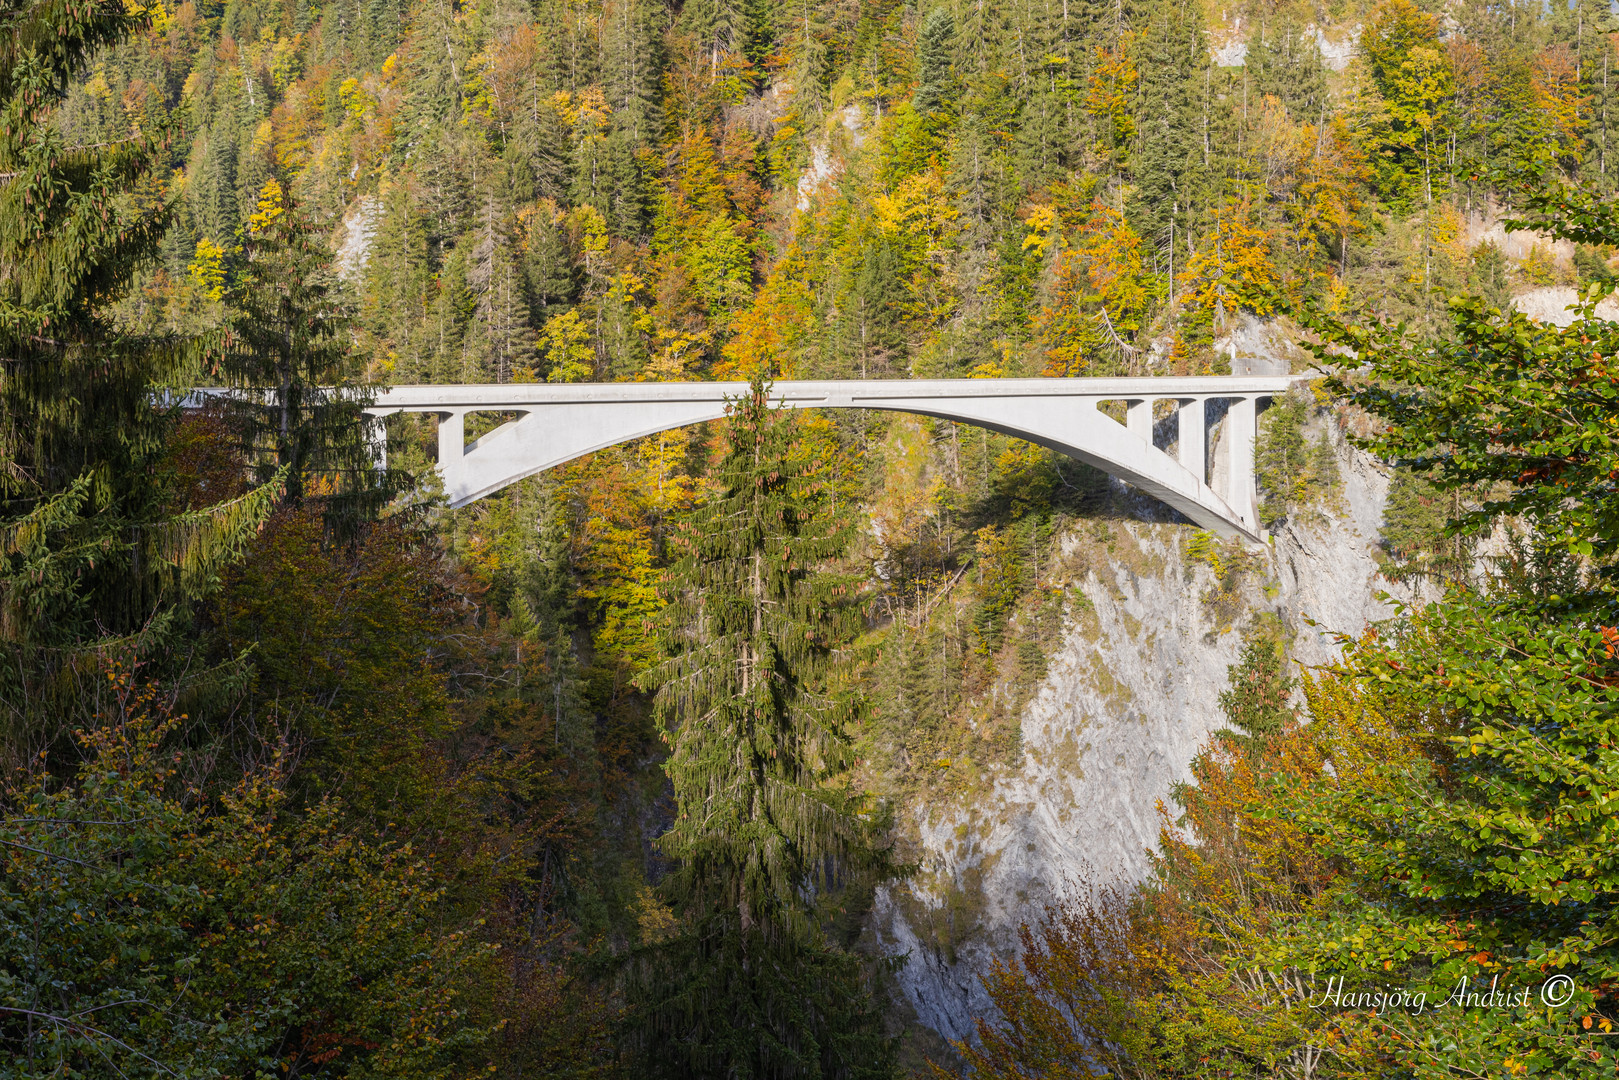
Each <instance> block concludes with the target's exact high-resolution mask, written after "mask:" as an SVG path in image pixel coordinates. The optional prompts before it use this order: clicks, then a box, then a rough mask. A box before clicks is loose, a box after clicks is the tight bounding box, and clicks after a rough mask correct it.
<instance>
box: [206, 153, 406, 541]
mask: <svg viewBox="0 0 1619 1080" xmlns="http://www.w3.org/2000/svg"><path fill="white" fill-rule="evenodd" d="M236 276H237V281H236V287H235V289H234V290H233V292H234V295H233V297H232V300H233V306H234V308H235V314H234V317H233V319H232V320H231V328H230V335H229V338H228V340H227V343H226V347H225V349H224V352H223V358H222V362H221V365H220V367H221V371H222V373H223V374H224V376H225V378H226V380H227V381H228V383H229V385H230V386H231V387H232V388H233V389H234V390H236V391H237V392H236V393H234V394H232V395H231V397H230V398H229V399H228V403H227V407H228V409H229V411H230V412H231V414H232V416H233V418H234V420H235V423H236V426H237V427H238V430H240V432H241V433H242V436H243V449H244V452H245V453H246V455H247V457H248V459H249V460H250V461H252V462H253V467H254V469H255V471H256V472H257V474H258V476H259V477H260V479H261V480H263V481H269V480H270V479H271V478H272V477H279V478H280V479H281V482H282V483H283V484H284V486H285V492H286V499H287V500H288V501H290V502H293V503H297V502H300V501H301V500H302V499H303V498H304V496H305V495H306V494H319V495H321V496H322V497H324V498H325V499H326V509H327V521H328V524H329V525H331V526H332V527H334V528H336V529H338V530H339V531H343V530H346V529H347V528H348V527H350V526H352V525H353V524H354V523H356V522H357V521H358V520H359V519H361V518H363V517H365V516H367V515H368V514H370V513H372V512H374V511H375V510H376V509H377V508H378V507H379V506H380V505H381V504H382V503H384V502H386V501H387V499H388V498H390V497H391V496H392V495H393V493H394V490H395V488H394V485H393V484H392V483H391V482H389V481H388V478H387V476H386V475H385V470H382V469H381V468H380V467H379V465H380V463H379V461H378V460H377V459H378V456H379V455H378V453H377V451H378V447H377V446H376V445H375V443H374V441H373V439H374V438H375V437H376V436H378V435H379V434H380V432H379V431H378V429H377V427H376V426H375V421H372V420H369V419H368V418H366V416H365V415H364V409H365V407H366V406H367V405H368V404H370V401H371V395H370V394H369V392H368V391H366V390H365V389H364V388H363V387H361V386H360V385H359V384H358V381H357V375H358V374H359V373H358V372H357V371H356V370H355V362H354V360H353V359H352V358H351V356H350V354H349V322H348V313H347V310H346V308H345V307H344V305H343V304H342V303H341V302H340V300H339V298H338V295H337V292H336V288H337V280H336V277H335V276H334V275H333V273H332V268H331V252H330V251H329V250H328V249H327V247H326V245H325V242H324V238H323V237H322V236H321V234H320V232H319V230H317V229H316V227H315V225H314V224H313V223H312V222H311V221H310V220H309V219H308V217H307V216H306V215H305V214H304V213H303V211H302V209H301V208H300V207H299V206H298V205H297V204H296V203H295V202H294V201H293V200H292V199H291V198H290V197H289V196H288V195H287V194H286V193H285V192H284V191H283V190H282V188H281V185H280V184H279V183H278V182H276V181H274V180H270V181H268V182H266V183H265V185H264V188H263V190H262V191H261V193H260V197H259V203H258V209H257V211H256V212H255V213H254V214H253V216H252V217H251V218H250V219H249V220H248V225H247V231H246V234H245V236H244V239H243V245H242V252H241V255H240V259H239V263H238V268H237V275H236Z"/></svg>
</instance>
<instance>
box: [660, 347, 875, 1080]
mask: <svg viewBox="0 0 1619 1080" xmlns="http://www.w3.org/2000/svg"><path fill="white" fill-rule="evenodd" d="M729 435H730V448H729V451H728V452H727V453H726V455H725V457H724V460H723V461H722V462H721V463H720V465H719V467H718V469H717V473H716V476H717V480H718V491H717V493H716V495H715V496H714V498H713V499H712V500H711V501H710V502H709V503H708V504H707V505H706V506H704V507H702V508H701V509H700V510H699V511H697V512H696V513H695V514H694V515H693V516H692V517H691V518H690V519H689V520H688V521H686V522H685V523H683V525H682V527H681V528H680V530H679V532H678V533H677V535H676V538H675V543H676V545H677V548H678V550H679V551H680V552H681V555H680V558H679V559H678V560H677V561H676V563H675V564H674V566H673V567H671V569H670V571H669V575H668V579H667V580H668V587H669V592H670V594H671V596H670V600H671V602H670V605H669V607H668V608H667V609H666V615H665V620H664V624H663V629H662V647H663V651H664V654H665V657H666V659H665V660H663V661H662V662H661V664H659V665H658V666H656V667H655V668H654V669H653V670H652V671H651V672H650V673H649V675H648V676H647V677H646V678H645V679H644V683H645V685H646V687H647V688H650V689H656V691H657V696H656V699H655V712H656V717H657V720H658V723H659V725H660V729H661V730H662V732H663V733H664V735H665V738H666V739H667V740H668V741H669V742H670V744H671V747H672V749H671V753H670V757H669V761H668V763H667V764H666V766H665V768H666V770H667V772H668V775H669V779H670V781H671V783H672V785H673V787H674V794H675V798H676V801H677V804H678V807H679V812H678V816H677V818H676V821H675V823H674V825H673V826H672V827H671V828H670V830H669V831H668V832H667V833H666V834H664V836H663V837H662V839H661V840H660V846H661V847H662V849H663V850H664V852H665V853H666V854H668V855H669V856H670V857H671V858H674V859H676V860H678V863H679V866H678V869H677V870H676V871H675V873H674V874H673V875H672V878H671V881H670V883H669V890H670V892H671V894H672V897H673V899H674V900H675V902H676V908H677V910H678V912H679V913H680V915H681V923H680V927H679V929H678V930H677V931H676V933H675V934H674V936H673V937H672V938H671V939H669V940H667V941H664V942H662V943H660V944H658V945H657V946H655V947H653V948H652V949H650V950H649V951H647V952H646V953H644V954H643V956H642V958H641V962H642V967H641V969H640V976H641V977H640V978H639V979H638V980H636V981H635V983H634V984H633V985H634V988H635V993H634V995H633V996H634V1006H635V1007H634V1010H633V1014H632V1017H633V1021H634V1024H635V1028H636V1034H637V1035H638V1037H639V1039H640V1042H641V1045H642V1048H643V1049H644V1050H645V1051H646V1061H647V1063H648V1065H649V1067H650V1068H651V1069H652V1070H653V1072H654V1073H655V1074H656V1075H660V1076H682V1077H685V1076H733V1077H787V1076H803V1077H879V1076H891V1075H893V1074H894V1070H893V1064H892V1060H893V1055H892V1050H891V1047H890V1044H889V1040H888V1039H886V1038H885V1037H884V1035H883V1034H882V1030H881V1024H880V1016H879V1014H878V1012H877V1010H876V1009H875V1007H874V1005H873V1004H872V1001H871V997H870V991H869V988H868V986H867V979H866V972H865V965H864V964H863V963H862V962H861V961H860V960H859V959H858V958H857V957H855V956H852V955H851V954H849V953H847V952H845V951H844V950H842V949H841V948H839V947H838V945H837V943H836V942H833V941H831V940H829V939H828V937H827V935H826V934H825V933H824V932H823V929H822V928H821V926H820V925H819V922H818V920H817V919H816V918H815V911H814V906H813V900H812V898H813V897H815V896H817V895H820V894H823V893H826V892H828V891H830V890H833V889H835V888H837V887H838V886H839V885H840V884H842V883H844V882H845V881H846V880H847V877H848V875H850V874H851V873H856V872H861V871H865V872H875V873H879V874H881V873H886V872H887V871H888V870H889V869H890V867H889V864H888V859H887V855H886V852H885V851H884V850H882V849H881V848H880V847H879V846H878V845H877V837H876V834H875V830H874V826H873V824H872V822H871V819H870V815H869V814H865V813H862V812H861V811H862V806H863V800H862V799H861V797H860V795H859V794H858V793H857V792H855V791H853V790H852V789H851V788H850V787H849V786H848V783H847V779H846V776H845V773H846V771H847V769H848V768H849V766H850V764H851V761H852V755H853V748H852V745H851V742H850V725H851V723H852V722H853V721H854V719H855V718H856V716H857V713H858V710H859V708H860V702H859V700H858V699H857V698H856V697H854V696H852V695H851V694H848V693H840V692H839V691H838V689H837V687H836V685H835V683H834V682H833V680H832V678H831V676H832V674H833V673H832V671H831V668H832V660H833V653H834V649H835V647H836V646H837V645H838V643H839V642H840V641H843V640H846V638H847V635H848V634H849V632H850V630H851V629H852V623H851V620H853V619H854V618H855V617H856V614H857V613H856V611H855V610H854V609H853V607H852V606H851V603H850V601H851V600H852V599H853V591H852V586H851V584H850V582H848V581H847V580H845V579H843V578H841V577H839V576H836V575H833V574H830V573H826V572H824V571H821V572H817V571H816V569H815V568H816V567H817V566H824V565H825V564H826V563H827V562H829V561H832V560H835V559H837V558H838V557H839V556H840V555H841V554H842V553H843V551H844V550H845V548H846V546H847V544H848V542H849V537H850V533H851V529H850V527H849V526H848V525H847V524H846V523H844V522H839V521H835V520H834V519H833V517H832V514H831V513H830V511H829V502H830V498H831V495H832V491H831V489H830V487H829V482H828V480H827V479H826V476H825V472H824V468H823V463H822V462H820V461H817V460H811V459H810V451H809V448H808V447H807V445H806V443H805V441H804V440H803V439H802V438H801V436H800V430H799V425H798V424H797V422H796V419H795V418H794V417H793V416H792V415H791V414H789V413H785V412H784V411H781V410H774V409H771V408H770V406H769V402H768V391H767V388H766V387H765V385H764V384H763V383H762V382H761V381H760V380H759V379H758V378H755V380H754V382H753V384H752V386H751V388H750V391H749V394H748V396H747V397H746V398H744V399H742V400H740V401H737V402H736V403H734V405H733V406H732V408H731V410H730V423H729Z"/></svg>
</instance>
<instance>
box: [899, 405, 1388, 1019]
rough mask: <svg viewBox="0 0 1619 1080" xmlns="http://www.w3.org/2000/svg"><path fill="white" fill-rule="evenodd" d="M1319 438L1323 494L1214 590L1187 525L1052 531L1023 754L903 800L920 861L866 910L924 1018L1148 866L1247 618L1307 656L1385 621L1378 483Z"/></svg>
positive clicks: (1214, 722)
mask: <svg viewBox="0 0 1619 1080" xmlns="http://www.w3.org/2000/svg"><path fill="white" fill-rule="evenodd" d="M1336 449H1337V452H1338V458H1339V462H1340V467H1341V474H1342V477H1343V481H1342V484H1341V487H1340V490H1339V493H1338V498H1337V499H1336V500H1335V503H1334V504H1333V505H1329V506H1327V507H1324V508H1323V509H1322V510H1321V512H1320V514H1319V516H1318V517H1317V518H1316V519H1315V520H1312V521H1310V522H1308V523H1307V524H1302V525H1301V524H1290V525H1288V526H1286V527H1285V528H1284V529H1283V530H1282V531H1281V532H1280V534H1279V535H1277V536H1276V538H1275V541H1274V544H1273V546H1272V549H1271V550H1270V551H1269V552H1268V553H1265V554H1263V555H1259V556H1257V558H1256V561H1255V564H1254V565H1253V567H1252V568H1251V570H1250V571H1249V572H1247V573H1244V574H1241V575H1240V576H1241V578H1242V580H1241V581H1240V582H1236V583H1233V582H1231V581H1230V580H1229V578H1230V574H1231V568H1230V567H1228V566H1222V567H1220V569H1221V570H1222V571H1224V573H1225V574H1226V576H1227V580H1226V581H1225V582H1224V583H1222V580H1221V574H1220V573H1217V572H1216V568H1215V567H1214V566H1211V565H1210V563H1209V561H1208V560H1207V559H1206V558H1205V559H1199V558H1197V557H1196V545H1195V544H1193V543H1191V541H1193V539H1194V537H1195V535H1196V534H1195V532H1194V530H1192V529H1191V528H1190V527H1188V526H1182V525H1170V524H1162V523H1156V522H1151V521H1145V520H1137V521H1128V522H1122V523H1114V526H1113V528H1112V529H1111V530H1110V531H1111V535H1112V537H1113V543H1112V545H1111V547H1112V550H1111V551H1109V550H1108V545H1104V544H1100V543H1098V541H1097V539H1096V530H1095V528H1094V527H1093V525H1092V524H1091V523H1082V524H1081V525H1079V526H1078V527H1076V528H1074V529H1071V530H1070V531H1069V532H1068V533H1067V535H1065V536H1064V537H1063V538H1062V556H1061V560H1060V561H1061V563H1062V564H1063V565H1064V567H1065V569H1066V572H1067V573H1069V574H1070V575H1071V578H1072V585H1071V589H1072V591H1073V593H1074V594H1075V596H1074V600H1073V601H1072V602H1071V603H1070V605H1069V607H1070V612H1071V614H1070V618H1069V621H1068V624H1067V626H1066V628H1065V631H1064V633H1063V636H1062V640H1061V644H1060V646H1059V647H1058V649H1057V651H1056V653H1055V654H1054V655H1053V656H1052V658H1051V662H1050V667H1049V669H1048V673H1047V676H1046V679H1045V681H1044V683H1043V684H1042V685H1041V687H1040V689H1039V691H1038V693H1037V694H1036V695H1035V696H1034V698H1033V699H1032V700H1031V701H1030V702H1029V704H1028V705H1027V706H1026V708H1025V709H1024V711H1023V713H1022V717H1021V735H1022V747H1023V753H1022V760H1021V762H1019V763H1018V764H1016V765H1015V766H1014V767H1009V768H1004V769H991V770H986V771H985V772H984V773H983V774H982V776H981V779H980V782H979V783H978V784H977V785H976V786H974V787H972V788H970V789H969V790H966V791H963V792H959V793H956V794H955V795H953V796H952V797H949V798H947V799H941V800H938V801H918V802H916V803H914V804H912V805H909V806H907V807H906V809H905V812H904V815H903V820H902V823H901V828H902V830H904V831H905V832H906V833H907V834H908V835H909V836H910V837H912V838H913V839H914V842H915V843H916V845H917V847H916V852H917V854H916V858H917V861H918V863H919V865H920V869H919V872H918V873H917V875H916V876H915V878H914V879H912V880H910V881H907V882H902V883H897V884H889V885H886V886H884V887H882V888H881V889H879V891H878V894H877V898H876V901H875V904H874V908H873V917H872V929H873V932H874V936H875V938H876V940H877V942H878V943H879V945H880V947H881V949H882V950H883V951H884V952H885V953H887V954H889V955H895V956H899V955H904V956H906V961H905V964H904V967H903V968H902V969H901V972H900V975H899V977H898V984H899V988H900V990H901V992H902V994H903V996H904V999H905V1002H906V1004H907V1005H908V1007H909V1008H910V1009H912V1010H914V1011H915V1014H916V1017H917V1019H918V1020H919V1021H920V1023H921V1024H923V1025H925V1026H926V1027H928V1028H930V1029H932V1030H933V1031H935V1032H937V1033H938V1034H940V1035H943V1036H945V1037H947V1038H950V1039H961V1038H967V1037H969V1036H970V1035H971V1032H972V1018H973V1017H975V1016H983V1015H986V1014H987V1013H988V1012H989V1011H990V1005H989V1001H988V998H987V996H986V995H985V994H984V992H983V989H982V987H981V986H980V984H979V981H978V974H979V973H980V972H982V971H984V970H986V969H987V967H988V965H989V963H990V960H991V958H992V957H994V956H997V955H1001V956H1005V955H1008V954H1009V953H1010V952H1011V951H1012V950H1014V949H1015V948H1016V935H1017V929H1018V926H1019V924H1020V923H1023V922H1027V921H1032V920H1035V919H1038V918H1039V917H1040V915H1041V913H1042V910H1043V908H1044V907H1045V905H1047V904H1051V903H1054V902H1057V901H1060V900H1061V899H1062V898H1063V897H1065V896H1067V895H1070V894H1071V893H1072V891H1073V890H1074V888H1075V887H1076V886H1079V885H1081V884H1082V883H1085V882H1111V881H1133V880H1137V879H1139V878H1141V877H1142V876H1143V875H1144V874H1145V873H1146V872H1147V869H1148V859H1147V852H1148V849H1149V848H1150V847H1151V846H1153V845H1154V843H1155V841H1156V838H1157V833H1158V829H1159V826H1160V818H1159V815H1158V813H1157V810H1156V807H1157V805H1158V804H1159V801H1160V800H1166V801H1167V800H1168V799H1169V797H1170V792H1171V789H1172V787H1173V786H1174V785H1175V784H1176V783H1177V782H1179V781H1182V780H1185V779H1187V778H1188V771H1187V767H1188V764H1189V762H1190V761H1191V759H1192V757H1193V756H1194V755H1195V754H1196V753H1197V751H1198V750H1199V749H1200V748H1201V747H1202V746H1203V745H1204V743H1205V742H1206V740H1207V738H1208V736H1209V734H1210V733H1211V732H1212V731H1214V730H1215V729H1217V728H1219V727H1221V726H1223V724H1224V718H1223V717H1222V716H1221V714H1220V711H1219V708H1218V706H1217V704H1216V702H1217V698H1218V695H1219V693H1220V691H1222V690H1224V689H1225V688H1226V685H1227V678H1226V669H1227V665H1229V664H1232V663H1234V662H1235V660H1236V656H1237V652H1238V649H1239V647H1240V643H1241V634H1240V633H1239V632H1238V627H1239V626H1240V625H1241V623H1242V622H1243V621H1244V620H1252V619H1254V618H1256V617H1257V618H1260V619H1263V618H1266V617H1267V616H1268V617H1274V618H1275V619H1277V620H1279V621H1280V623H1281V624H1282V626H1283V627H1284V628H1285V630H1286V631H1288V632H1291V635H1292V652H1293V655H1294V656H1295V658H1296V659H1297V660H1298V661H1299V663H1301V664H1303V665H1310V664H1319V663H1324V662H1327V661H1330V660H1331V659H1332V658H1333V657H1334V655H1335V647H1334V644H1333V640H1332V636H1331V633H1332V631H1335V630H1336V631H1346V632H1351V633H1353V632H1357V631H1359V630H1360V629H1361V628H1362V627H1363V626H1364V625H1365V624H1366V623H1367V622H1368V621H1369V620H1375V619H1378V618H1381V617H1384V616H1385V615H1387V614H1388V613H1389V609H1388V607H1387V606H1386V605H1385V604H1384V603H1383V602H1381V601H1380V600H1379V599H1377V597H1376V593H1377V592H1378V591H1379V590H1390V591H1392V592H1395V593H1398V592H1401V591H1402V590H1400V589H1398V588H1397V587H1395V586H1393V585H1391V584H1390V583H1388V582H1387V581H1384V580H1382V579H1381V578H1380V577H1379V575H1378V564H1377V562H1376V561H1375V560H1374V558H1373V555H1372V548H1373V546H1374V545H1375V543H1376V540H1377V534H1378V528H1379V525H1380V523H1381V518H1382V510H1383V504H1384V501H1385V499H1386V497H1387V492H1388V485H1389V480H1388V477H1387V476H1386V475H1385V473H1384V472H1383V471H1382V470H1380V469H1379V468H1378V467H1377V466H1376V465H1375V464H1374V463H1373V462H1372V461H1371V460H1370V459H1369V458H1367V457H1366V456H1365V455H1364V454H1361V453H1359V452H1358V451H1354V450H1352V449H1351V448H1349V447H1348V446H1347V445H1345V444H1343V443H1342V440H1341V436H1339V441H1338V445H1337V447H1336ZM1189 549H1192V554H1190V555H1189ZM1233 586H1234V587H1233ZM1308 620H1313V621H1314V623H1315V625H1311V623H1310V621H1308Z"/></svg>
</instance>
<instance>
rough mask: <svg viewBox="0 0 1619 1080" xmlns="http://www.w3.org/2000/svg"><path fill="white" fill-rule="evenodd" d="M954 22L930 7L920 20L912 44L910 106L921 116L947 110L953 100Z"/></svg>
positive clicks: (946, 13) (942, 10)
mask: <svg viewBox="0 0 1619 1080" xmlns="http://www.w3.org/2000/svg"><path fill="white" fill-rule="evenodd" d="M955 36H956V21H955V19H953V18H951V16H950V9H949V8H943V7H940V8H934V9H933V10H932V11H930V12H928V14H927V18H925V19H923V20H922V32H921V34H920V35H918V38H917V43H916V96H915V97H914V98H912V99H911V104H912V105H913V106H914V107H915V109H916V111H917V112H919V113H923V114H924V115H925V114H927V113H931V112H936V111H938V110H940V109H944V108H948V107H949V105H950V104H951V102H952V101H953V99H954V97H955V74H954V73H953V72H952V71H951V68H950V52H951V47H952V44H953V40H954V38H955Z"/></svg>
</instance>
